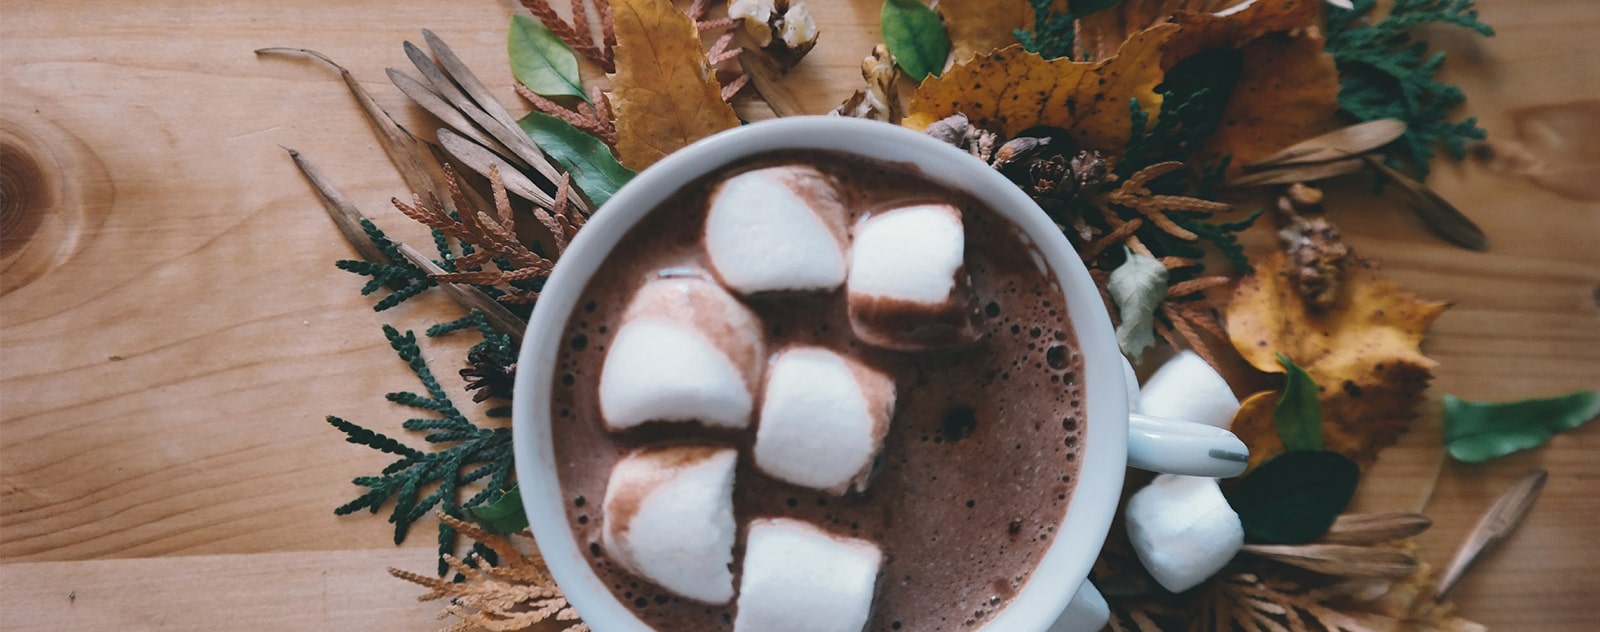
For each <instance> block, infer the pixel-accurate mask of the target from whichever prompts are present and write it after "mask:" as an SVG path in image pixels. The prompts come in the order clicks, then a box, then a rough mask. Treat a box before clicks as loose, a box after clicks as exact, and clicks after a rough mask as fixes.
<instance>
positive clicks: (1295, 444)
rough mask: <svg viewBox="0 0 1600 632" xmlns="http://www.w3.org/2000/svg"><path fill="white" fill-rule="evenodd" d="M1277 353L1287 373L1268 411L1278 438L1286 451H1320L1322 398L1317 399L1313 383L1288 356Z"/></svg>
mask: <svg viewBox="0 0 1600 632" xmlns="http://www.w3.org/2000/svg"><path fill="white" fill-rule="evenodd" d="M1277 356H1278V364H1281V365H1283V370H1284V371H1285V372H1286V373H1287V374H1288V376H1287V377H1288V381H1287V382H1285V383H1284V385H1283V393H1281V394H1280V395H1278V406H1277V407H1276V408H1274V409H1273V411H1272V421H1273V424H1275V425H1276V426H1277V429H1278V439H1279V440H1281V441H1283V447H1285V448H1288V449H1290V450H1321V449H1322V401H1321V400H1319V399H1318V395H1319V393H1318V392H1317V383H1316V382H1314V381H1312V380H1311V375H1310V374H1308V373H1306V370H1305V369H1302V368H1300V366H1299V365H1297V364H1295V363H1294V361H1293V360H1290V359H1289V357H1288V356H1285V355H1283V354H1281V353H1279V354H1277Z"/></svg>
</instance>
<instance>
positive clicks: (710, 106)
mask: <svg viewBox="0 0 1600 632" xmlns="http://www.w3.org/2000/svg"><path fill="white" fill-rule="evenodd" d="M612 15H613V20H614V22H615V29H616V37H617V45H616V47H615V49H614V51H615V60H616V67H617V71H616V73H615V74H613V75H612V76H611V86H612V87H611V93H610V94H611V98H612V105H613V107H614V108H615V110H616V120H617V156H618V158H619V159H620V160H621V162H622V164H624V165H627V166H628V167H629V168H631V169H634V170H636V171H637V170H642V169H644V168H645V167H648V166H650V165H652V164H655V162H656V161H657V160H660V159H661V158H663V157H665V156H666V155H667V154H670V153H672V152H674V151H677V150H678V149H681V148H683V147H684V146H686V145H688V144H689V143H692V142H694V141H697V140H700V139H701V138H705V137H706V136H710V135H711V134H714V133H716V132H720V131H722V130H725V129H730V128H734V127H738V126H739V117H738V116H737V115H735V114H734V112H733V108H732V107H730V106H729V105H728V104H727V103H726V102H724V101H723V100H722V86H721V85H720V84H719V83H718V82H717V78H716V76H715V75H714V74H712V71H711V64H710V63H709V61H708V60H707V59H706V56H705V53H704V52H703V50H702V49H701V42H700V33H699V31H698V30H697V29H696V28H695V24H694V21H693V20H690V19H689V16H687V15H684V14H683V12H681V11H679V10H678V9H676V8H674V7H673V6H672V3H671V2H670V1H669V0H618V1H617V2H616V4H615V5H613V9H612Z"/></svg>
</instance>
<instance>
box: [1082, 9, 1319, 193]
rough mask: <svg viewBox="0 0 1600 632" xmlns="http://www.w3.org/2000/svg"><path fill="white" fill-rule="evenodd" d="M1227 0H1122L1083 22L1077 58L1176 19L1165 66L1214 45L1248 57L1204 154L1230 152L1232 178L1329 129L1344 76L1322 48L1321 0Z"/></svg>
mask: <svg viewBox="0 0 1600 632" xmlns="http://www.w3.org/2000/svg"><path fill="white" fill-rule="evenodd" d="M1238 6H1243V5H1239V3H1237V2H1230V1H1227V0H1221V1H1218V0H1164V1H1163V0H1157V1H1153V2H1122V3H1119V4H1118V5H1117V6H1115V7H1112V8H1110V9H1107V10H1104V11H1099V12H1096V13H1093V14H1090V15H1088V16H1085V17H1084V18H1083V19H1081V20H1079V21H1078V32H1077V37H1076V39H1075V40H1074V42H1075V46H1077V47H1078V48H1079V52H1080V55H1081V54H1083V53H1088V54H1090V55H1091V57H1090V58H1091V59H1104V58H1106V55H1107V54H1108V53H1110V52H1111V51H1114V50H1116V48H1117V46H1118V45H1120V44H1121V43H1122V42H1123V41H1125V40H1127V41H1131V39H1132V37H1133V36H1134V35H1135V34H1137V33H1139V32H1141V30H1142V29H1150V28H1156V27H1157V26H1159V25H1163V24H1172V25H1176V26H1177V27H1178V30H1177V31H1176V32H1175V33H1174V34H1173V35H1172V37H1171V38H1170V39H1169V40H1168V41H1167V42H1165V43H1163V45H1162V47H1161V48H1162V57H1161V62H1160V63H1161V70H1162V71H1163V72H1164V71H1166V70H1168V69H1171V68H1172V67H1173V66H1174V65H1176V64H1177V63H1178V62H1180V61H1183V60H1184V59H1187V58H1189V57H1192V56H1194V55H1196V54H1199V53H1202V52H1205V51H1209V50H1215V49H1236V50H1238V51H1239V53H1240V55H1241V58H1242V60H1243V64H1242V67H1241V68H1240V74H1239V80H1238V82H1237V83H1235V84H1234V87H1233V92H1232V93H1231V94H1230V95H1229V97H1228V102H1227V105H1226V106H1225V107H1224V112H1223V115H1222V125H1221V127H1219V128H1218V129H1217V131H1216V133H1214V134H1212V136H1211V138H1210V139H1209V140H1208V141H1207V143H1206V145H1205V147H1204V148H1203V149H1202V152H1203V153H1205V154H1207V155H1208V156H1211V157H1219V156H1223V155H1232V156H1233V161H1232V163H1231V164H1232V165H1235V166H1234V167H1233V168H1231V169H1230V170H1229V171H1230V175H1233V176H1237V175H1238V173H1239V172H1240V169H1239V167H1238V165H1242V164H1245V163H1249V162H1253V161H1255V160H1257V159H1259V158H1261V157H1263V156H1266V155H1268V154H1271V153H1272V152H1274V151H1276V150H1278V149H1280V148H1281V147H1282V146H1283V139H1285V138H1305V137H1307V136H1311V135H1313V134H1317V133H1321V132H1323V131H1325V130H1326V129H1327V126H1328V124H1329V122H1330V121H1331V120H1332V118H1333V115H1334V114H1335V113H1336V112H1338V109H1339V108H1338V95H1339V76H1338V71H1337V69H1336V68H1335V67H1334V64H1333V57H1332V56H1331V55H1329V54H1328V53H1327V52H1326V51H1324V50H1323V38H1322V36H1321V35H1320V34H1318V33H1317V32H1316V31H1315V29H1314V28H1312V27H1314V26H1316V25H1318V24H1320V21H1321V16H1322V7H1321V3H1320V2H1318V1H1317V0H1276V1H1272V2H1268V1H1264V0H1263V1H1257V2H1253V3H1250V4H1248V6H1243V8H1242V9H1238V10H1236V11H1232V12H1226V11H1224V13H1226V15H1217V14H1216V13H1215V12H1217V11H1219V10H1222V9H1227V8H1230V7H1232V8H1237V7H1238Z"/></svg>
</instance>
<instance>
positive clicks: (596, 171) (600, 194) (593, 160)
mask: <svg viewBox="0 0 1600 632" xmlns="http://www.w3.org/2000/svg"><path fill="white" fill-rule="evenodd" d="M517 125H518V126H520V127H521V128H522V131H523V132H524V133H526V134H527V135H528V137H529V138H532V139H533V142H534V143H535V144H537V145H538V146H539V149H542V150H544V153H546V154H549V155H550V157H551V158H554V159H555V161H556V162H558V163H561V166H562V168H564V169H566V171H567V173H568V174H569V175H571V176H572V181H573V184H576V185H577V186H578V190H580V191H583V194H584V195H586V196H588V198H589V201H590V202H594V206H595V208H599V207H600V206H602V205H604V204H605V203H606V201H607V200H610V199H611V196H612V195H613V194H615V193H616V192H617V189H620V188H622V185H624V184H627V183H628V181H629V180H632V179H633V176H634V171H633V170H632V169H629V168H627V167H624V166H622V163H620V162H617V158H616V156H613V155H611V148H610V147H607V146H606V144H605V143H603V142H600V139H598V138H595V137H593V136H590V135H589V134H587V133H585V132H584V131H583V130H580V129H578V128H576V127H573V126H572V124H571V123H568V122H566V121H563V120H561V119H558V118H556V117H554V116H551V115H549V114H545V113H543V112H529V113H528V115H527V116H524V117H522V119H521V120H519V121H517Z"/></svg>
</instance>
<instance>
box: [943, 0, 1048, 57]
mask: <svg viewBox="0 0 1600 632" xmlns="http://www.w3.org/2000/svg"><path fill="white" fill-rule="evenodd" d="M938 11H939V16H940V17H942V18H944V26H945V30H947V31H948V32H949V33H950V59H951V61H954V62H955V63H958V64H959V63H961V62H964V61H967V60H969V59H972V58H973V57H975V56H978V55H987V54H989V53H991V52H993V51H996V50H999V49H1001V48H1005V47H1006V46H1009V45H1011V44H1015V43H1017V36H1016V34H1015V33H1016V30H1017V29H1023V30H1029V29H1032V28H1033V7H1032V6H1029V5H1028V1H1027V0H941V1H940V2H939V7H938Z"/></svg>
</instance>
